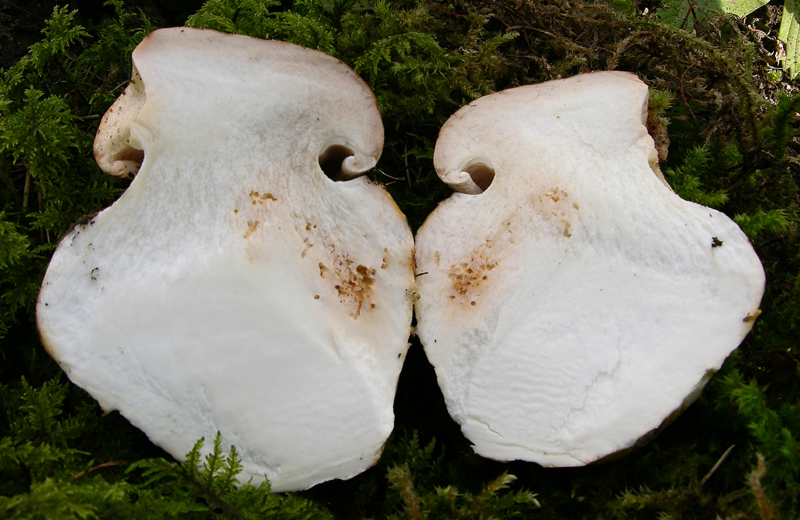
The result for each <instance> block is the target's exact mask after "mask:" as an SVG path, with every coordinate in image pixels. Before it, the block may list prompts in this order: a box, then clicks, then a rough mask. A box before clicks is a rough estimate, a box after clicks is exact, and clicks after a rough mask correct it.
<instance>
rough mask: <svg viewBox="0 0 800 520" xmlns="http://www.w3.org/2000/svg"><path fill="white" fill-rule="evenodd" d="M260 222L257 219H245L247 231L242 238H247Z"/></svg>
mask: <svg viewBox="0 0 800 520" xmlns="http://www.w3.org/2000/svg"><path fill="white" fill-rule="evenodd" d="M259 224H260V222H259V221H258V220H248V221H247V231H245V232H244V234H243V235H242V238H247V237H249V236H250V235H252V234H253V233H254V232H255V230H256V229H257V228H258V225H259Z"/></svg>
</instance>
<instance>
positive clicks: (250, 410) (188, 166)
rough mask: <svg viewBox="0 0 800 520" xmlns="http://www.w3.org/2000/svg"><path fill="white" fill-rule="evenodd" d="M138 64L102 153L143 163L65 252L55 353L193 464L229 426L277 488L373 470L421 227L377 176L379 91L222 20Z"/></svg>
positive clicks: (316, 56) (123, 167)
mask: <svg viewBox="0 0 800 520" xmlns="http://www.w3.org/2000/svg"><path fill="white" fill-rule="evenodd" d="M133 64H134V71H133V80H132V82H131V85H130V86H129V87H128V89H127V90H126V92H125V93H124V94H123V95H122V96H121V97H120V98H119V100H118V101H117V102H116V103H115V104H114V105H113V107H112V108H111V109H110V110H109V111H108V113H107V114H106V115H105V117H104V119H103V121H102V123H101V127H100V129H99V131H98V134H97V135H98V136H97V142H96V145H95V152H96V155H97V159H98V163H99V164H100V165H101V166H102V167H103V168H104V169H105V170H107V171H108V172H109V173H113V174H116V175H128V174H131V173H134V172H136V170H137V169H138V173H137V174H136V177H135V178H134V180H133V181H132V183H131V185H130V187H129V188H128V189H127V191H126V192H125V193H124V194H123V195H122V197H121V198H120V199H119V200H118V201H117V202H115V203H114V204H113V205H112V206H111V207H109V208H108V209H106V210H104V211H102V212H100V213H99V214H98V215H96V216H95V217H93V218H91V219H90V220H88V222H84V223H83V224H80V225H77V226H75V228H74V229H72V230H71V231H70V232H69V233H67V235H66V236H65V237H64V238H63V239H62V241H61V243H60V244H59V246H58V249H57V250H56V252H55V254H54V255H53V259H52V261H51V263H50V266H49V268H48V271H47V274H46V276H45V279H44V282H43V286H42V289H41V292H40V295H39V300H38V305H37V320H38V327H39V331H40V334H41V337H42V341H43V343H44V345H45V347H46V348H47V349H48V351H49V353H50V354H51V355H52V357H53V358H55V359H56V360H57V361H58V363H59V364H60V365H61V367H62V368H63V369H64V371H65V372H66V373H67V374H68V375H69V377H70V379H72V381H74V382H75V383H76V384H77V385H79V386H81V387H82V388H84V389H86V390H87V391H88V392H89V393H90V394H91V395H92V396H93V397H94V398H95V399H97V400H98V401H99V402H100V404H101V405H102V407H103V408H104V409H105V410H119V411H120V412H121V413H122V415H124V416H125V417H126V418H127V419H128V420H130V421H131V423H133V424H134V425H135V426H137V427H139V428H140V429H141V430H143V431H144V432H145V433H146V434H147V435H148V436H149V437H150V439H151V440H152V441H153V442H155V443H156V444H158V445H159V446H161V447H163V448H164V449H166V450H167V451H168V452H170V453H171V454H173V455H174V456H176V457H182V456H183V455H184V454H186V453H187V452H189V451H190V450H191V449H192V446H193V445H194V443H195V442H196V441H197V440H198V439H199V438H201V437H205V438H206V439H209V438H213V437H214V435H215V433H216V432H217V431H219V432H221V434H222V438H223V441H224V442H225V443H226V444H232V445H235V446H236V448H237V451H238V454H239V455H240V456H241V458H242V465H243V468H244V471H243V473H242V474H241V475H240V477H239V478H240V479H241V480H242V481H247V480H249V479H251V478H253V479H254V482H258V481H259V480H263V478H264V477H265V476H266V477H267V478H268V479H269V480H270V482H271V484H272V490H273V491H286V490H300V489H305V488H308V487H311V486H313V485H315V484H317V483H319V482H323V481H326V480H330V479H334V478H342V479H343V478H349V477H352V476H353V475H356V474H358V473H359V472H361V471H363V470H364V469H366V468H368V467H369V466H371V465H372V464H373V463H374V462H375V461H376V460H377V458H378V457H379V454H380V451H381V449H382V446H383V444H384V442H385V440H386V439H387V437H388V435H389V433H390V432H391V430H392V427H393V421H394V416H393V411H392V404H393V399H394V393H395V388H396V385H397V379H398V376H399V373H400V369H401V367H402V364H403V360H404V358H405V353H406V350H407V347H408V337H409V332H410V326H411V316H412V306H413V303H412V296H413V295H414V290H415V282H414V273H413V237H412V235H411V231H410V229H409V227H408V224H407V222H406V220H405V217H404V216H403V215H402V213H401V212H400V211H399V209H398V208H397V206H396V205H395V204H394V202H393V201H392V199H391V198H390V197H389V195H388V194H387V193H386V192H385V190H384V189H382V188H381V187H380V186H378V185H377V184H375V183H373V182H371V181H370V180H368V178H367V177H364V176H361V175H362V174H363V173H366V172H367V171H368V170H369V169H371V168H372V167H373V166H374V165H375V164H376V162H377V160H378V157H379V156H380V153H381V149H382V145H383V126H382V123H381V119H380V113H379V111H378V109H377V106H376V102H375V98H374V96H373V94H372V92H371V91H370V89H369V87H368V86H367V85H366V84H365V83H364V82H363V81H362V80H361V79H360V78H359V77H358V76H357V75H356V74H355V73H354V72H353V71H352V70H351V69H350V68H348V67H347V66H346V65H345V64H343V63H341V62H339V61H338V60H336V59H334V58H332V57H330V56H327V55H325V54H323V53H320V52H317V51H312V50H309V49H305V48H302V47H299V46H296V45H291V44H288V43H283V42H276V41H263V40H256V39H252V38H248V37H242V36H231V35H224V34H220V33H216V32H212V31H204V30H193V29H185V28H173V29H163V30H158V31H156V32H154V33H152V34H150V35H149V36H148V37H147V38H145V40H144V41H143V42H142V43H141V44H140V45H139V46H138V47H137V48H136V50H135V51H134V52H133ZM142 157H143V162H142V163H141V168H140V169H139V168H138V160H141V158H142ZM337 181H342V182H337ZM209 449H210V447H209Z"/></svg>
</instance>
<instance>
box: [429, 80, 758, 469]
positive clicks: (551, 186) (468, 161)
mask: <svg viewBox="0 0 800 520" xmlns="http://www.w3.org/2000/svg"><path fill="white" fill-rule="evenodd" d="M646 108H647V87H646V85H645V84H644V83H642V82H641V81H639V80H638V79H637V78H636V77H635V76H634V75H632V74H629V73H620V72H607V73H595V74H586V75H580V76H577V77H574V78H570V79H565V80H558V81H552V82H548V83H544V84H540V85H535V86H525V87H519V88H515V89H511V90H507V91H504V92H500V93H497V94H492V95H489V96H486V97H483V98H481V99H479V100H477V101H475V102H473V103H470V104H469V105H468V106H466V107H463V108H462V109H461V110H459V111H458V112H456V114H454V115H453V116H452V117H451V119H450V120H449V121H448V122H447V124H446V125H445V126H444V127H443V128H442V130H441V133H440V135H439V140H438V142H437V144H436V151H435V156H434V163H435V167H436V170H437V172H438V173H439V176H440V177H441V178H442V180H444V181H445V182H446V183H448V184H450V185H451V187H453V188H454V189H455V190H456V193H454V194H453V195H452V196H451V197H450V198H449V199H447V200H445V201H444V202H443V203H442V204H441V205H440V206H439V207H438V208H437V209H436V210H435V211H434V212H433V213H432V214H431V215H430V217H429V218H428V219H427V220H426V222H425V224H424V225H423V226H422V227H421V228H420V230H419V232H418V234H417V237H416V246H417V251H416V259H417V266H418V267H417V272H418V273H419V275H418V278H417V284H418V286H419V296H420V298H419V301H418V302H417V304H416V311H417V320H418V326H417V329H416V332H417V334H418V336H419V337H420V339H421V341H422V343H423V345H424V347H425V352H426V354H427V356H428V358H429V360H430V361H431V363H432V364H433V366H434V368H435V370H436V374H437V378H438V381H439V384H440V386H441V388H442V391H443V393H444V397H445V400H446V403H447V406H448V409H449V412H450V414H451V415H452V416H453V418H454V419H455V420H456V421H457V422H458V423H459V424H460V425H461V427H462V431H463V432H464V434H465V435H466V436H467V437H468V438H469V439H470V441H471V442H472V443H473V444H474V449H475V451H476V452H477V453H478V454H480V455H483V456H486V457H489V458H493V459H498V460H514V459H519V460H527V461H533V462H537V463H540V464H542V465H546V466H576V465H583V464H587V463H589V462H592V461H595V460H597V459H600V458H603V457H605V456H607V455H609V454H613V453H615V452H619V451H621V450H624V449H627V448H630V447H631V446H634V445H635V443H636V442H637V440H639V439H640V438H642V437H643V436H645V435H646V434H648V432H651V431H653V430H656V429H657V428H659V426H660V425H661V424H662V422H664V421H665V419H666V418H668V417H670V416H671V415H673V412H675V411H678V410H680V409H682V408H683V407H685V406H687V405H688V403H689V402H690V401H691V400H692V399H694V398H695V397H696V396H697V395H699V392H700V390H701V389H702V387H703V386H704V385H705V383H706V382H707V380H708V378H709V377H710V375H711V374H712V373H713V372H714V371H716V370H717V369H718V368H719V367H720V366H721V364H722V362H723V361H724V360H725V358H726V357H727V356H728V355H729V354H730V352H731V351H732V350H734V349H735V348H736V347H737V346H738V345H739V343H740V342H741V341H742V340H743V338H744V337H745V335H746V334H747V333H748V331H749V330H750V328H751V327H752V322H753V318H754V316H756V315H757V313H758V306H759V302H760V299H761V295H762V293H763V288H764V272H763V269H762V266H761V264H760V262H759V260H758V257H757V256H756V254H755V252H754V251H753V248H752V246H751V245H750V243H749V241H748V239H747V237H746V236H745V235H744V234H743V233H742V231H741V230H740V229H739V228H738V227H737V226H736V224H735V223H734V222H732V221H731V220H730V219H729V218H728V217H726V216H725V215H724V214H722V213H720V212H718V211H715V210H712V209H709V208H705V207H703V206H700V205H697V204H694V203H691V202H687V201H685V200H683V199H681V198H679V197H678V196H677V195H676V194H675V193H673V192H672V191H671V190H670V189H669V187H668V186H666V185H665V182H663V181H662V180H660V179H659V176H658V175H657V174H656V173H657V172H655V171H654V166H653V165H654V164H657V161H655V160H654V157H655V154H656V151H655V149H654V147H653V140H652V139H651V138H650V136H649V135H648V134H647V131H646V129H645V126H644V121H645V118H646ZM476 171H477V172H478V173H480V175H479V176H478V177H479V178H477V179H474V180H473V178H475V177H476V175H475V172H476ZM492 172H493V175H494V178H493V181H491V183H490V185H489V186H488V188H486V189H485V190H484V187H485V185H487V184H488V183H487V180H486V179H489V180H491V177H492ZM481 179H482V180H481ZM480 184H484V187H481V186H480Z"/></svg>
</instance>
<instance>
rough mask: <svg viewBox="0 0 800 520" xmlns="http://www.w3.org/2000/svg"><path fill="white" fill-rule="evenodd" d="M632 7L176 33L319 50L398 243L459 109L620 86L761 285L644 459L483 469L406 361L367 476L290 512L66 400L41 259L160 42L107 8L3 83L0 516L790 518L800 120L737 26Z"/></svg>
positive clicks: (315, 12) (431, 195) (322, 491)
mask: <svg viewBox="0 0 800 520" xmlns="http://www.w3.org/2000/svg"><path fill="white" fill-rule="evenodd" d="M641 5H642V3H641V2H639V3H632V2H615V3H611V4H607V3H591V2H582V1H567V0H530V1H526V2H516V1H509V0H500V1H492V2H489V1H485V2H484V1H477V0H476V1H467V0H453V1H449V2H444V3H441V2H416V1H410V0H406V1H398V2H377V1H371V0H363V1H356V0H345V1H337V0H305V1H297V2H277V1H261V0H210V1H209V2H207V3H206V4H205V6H204V7H203V8H202V9H201V10H200V11H199V12H198V13H197V14H195V15H194V16H192V17H190V18H189V20H188V24H189V25H192V26H197V27H210V28H214V29H217V30H222V31H226V32H233V33H241V34H249V35H251V36H255V37H270V38H278V39H283V40H286V41H291V42H295V43H299V44H302V45H305V46H308V47H312V48H317V49H320V50H323V51H324V52H328V53H329V54H332V55H334V56H336V57H337V58H339V59H341V60H343V61H345V62H346V63H348V64H350V65H351V66H352V67H353V68H354V69H355V70H356V71H357V72H358V73H359V74H361V75H362V77H363V78H364V79H365V80H366V81H367V82H368V83H369V85H370V87H371V88H372V89H373V90H374V92H375V94H376V97H377V99H378V101H379V105H380V108H381V111H382V114H383V118H384V124H385V126H386V147H385V149H384V153H383V157H382V159H381V161H380V163H379V165H378V167H377V169H376V170H375V172H374V174H373V176H374V178H375V180H377V181H378V182H381V183H383V184H385V185H386V186H387V188H388V189H389V191H390V192H391V194H392V196H393V197H394V198H395V200H396V201H397V203H398V204H399V205H400V207H401V208H402V210H403V211H404V212H405V213H406V215H407V216H408V218H409V221H410V223H411V225H412V227H413V228H414V229H416V228H417V227H418V226H419V225H420V224H421V223H422V222H423V220H424V218H425V217H426V216H427V215H428V214H429V213H430V212H431V211H432V209H433V208H435V206H436V204H437V203H438V202H440V201H441V200H443V199H444V198H445V197H446V196H447V195H448V192H447V189H446V188H445V187H444V185H443V184H442V183H441V182H440V181H439V180H438V177H437V176H436V173H435V171H434V169H433V165H432V157H433V147H434V143H435V140H436V136H437V133H438V131H439V128H440V127H441V125H442V124H443V123H444V121H445V120H446V119H447V118H448V117H449V116H450V114H452V113H453V112H454V111H455V110H457V109H458V108H459V107H460V106H462V105H463V104H465V103H468V102H469V101H471V100H473V99H475V98H477V97H479V96H481V95H484V94H487V93H490V92H493V91H497V90H500V89H504V88H508V87H513V86H516V85H521V84H527V83H535V82H541V81H545V80H549V79H554V78H558V77H564V76H569V75H574V74H578V73H581V72H585V71H593V70H608V69H616V70H628V71H633V72H635V73H637V74H638V75H639V76H640V77H642V78H643V79H644V80H645V81H646V82H647V83H648V84H649V85H650V86H651V88H652V89H653V90H652V91H651V92H652V93H651V110H652V111H653V114H654V117H655V119H656V120H657V121H658V122H660V123H661V124H664V125H667V130H668V134H669V137H670V139H671V142H672V144H671V146H670V154H669V162H667V163H666V164H664V165H662V166H663V170H664V171H665V173H666V177H667V179H668V180H669V181H670V182H671V183H672V185H673V187H674V188H675V190H676V191H677V192H678V193H679V194H681V195H682V196H683V197H685V198H687V199H689V200H694V201H697V202H700V203H703V204H706V205H710V206H714V207H716V208H718V209H719V210H721V211H723V212H725V213H727V214H728V215H730V216H732V217H734V218H735V220H736V221H737V222H738V223H739V225H740V226H741V227H742V228H743V230H744V231H745V232H746V233H747V235H748V236H749V237H750V239H751V240H752V241H753V244H754V246H755V248H756V250H757V252H758V254H759V256H760V257H761V259H762V261H763V263H764V266H765V269H766V272H767V287H766V293H765V296H764V300H763V302H762V306H761V310H762V311H763V312H762V315H761V316H760V317H759V318H758V320H757V321H756V323H755V327H754V329H753V331H752V333H751V334H750V335H749V336H748V337H747V338H746V340H745V342H744V343H743V345H742V346H741V347H740V349H739V350H738V351H737V352H736V353H735V354H734V355H733V356H732V357H731V359H729V360H728V361H727V362H726V365H725V366H724V367H723V370H722V373H721V374H719V375H717V376H716V377H714V378H713V379H712V380H711V382H710V384H709V386H708V388H707V390H706V392H705V394H704V395H703V396H702V397H701V398H700V400H698V402H697V403H695V404H694V405H693V406H692V407H691V408H690V409H689V410H688V411H687V412H686V413H685V414H684V415H683V416H682V417H680V418H679V419H678V420H677V421H676V422H675V423H674V424H673V425H671V426H670V427H668V428H667V429H666V431H664V432H663V433H662V434H661V435H660V436H659V437H658V438H657V439H656V440H655V441H653V442H652V443H650V444H649V445H647V446H645V447H643V448H641V449H640V450H638V451H636V452H634V453H632V454H630V455H628V456H626V457H625V458H623V459H621V460H618V461H613V462H608V463H606V464H603V465H596V466H590V467H586V468H572V469H548V468H541V467H538V466H536V465H533V464H523V463H507V464H501V463H496V462H492V461H487V460H484V459H481V458H479V457H476V456H475V455H473V454H472V453H471V450H470V448H469V446H468V444H467V442H466V441H465V440H464V439H463V437H462V436H461V435H460V432H459V431H458V428H457V426H456V425H455V424H454V423H453V422H452V421H451V420H450V418H449V417H448V416H447V413H446V409H445V407H444V403H443V400H442V397H441V395H440V394H439V393H438V390H437V389H436V382H435V376H434V375H433V372H432V369H431V367H430V365H428V364H427V362H426V361H425V359H424V356H423V355H422V353H421V347H420V346H419V344H418V342H416V340H414V341H415V342H414V344H413V346H412V350H411V352H410V353H409V356H408V359H407V363H406V367H405V368H404V373H403V375H402V376H401V381H400V390H399V392H398V397H397V403H396V410H397V417H398V428H397V431H396V432H395V434H394V435H393V436H392V438H391V439H390V441H389V443H388V444H387V446H386V449H385V451H384V455H383V457H382V459H381V462H380V463H379V465H378V466H376V467H375V468H373V469H371V470H369V471H367V472H365V473H364V474H362V475H360V476H358V477H356V478H354V479H352V480H351V481H348V482H331V483H326V484H322V485H320V486H317V487H316V488H315V489H313V490H311V491H309V492H305V493H301V494H295V495H269V494H268V493H267V488H266V487H265V486H243V487H240V488H236V487H235V486H233V485H232V478H233V475H235V473H236V471H237V468H238V459H237V456H236V453H235V450H233V449H232V448H231V449H228V450H223V447H222V446H220V444H219V442H218V441H217V442H216V443H215V446H214V449H213V450H212V454H211V455H210V456H209V457H210V458H206V459H204V460H201V458H200V456H199V445H198V446H197V447H196V449H195V450H193V451H192V453H190V454H189V455H188V461H187V462H186V463H183V464H179V463H176V462H172V461H169V460H168V457H166V455H165V454H163V453H162V452H161V451H160V450H158V448H156V447H154V446H152V445H151V444H150V443H149V441H148V440H147V439H146V438H145V437H144V435H143V434H141V433H140V432H139V431H138V430H136V429H134V428H133V427H131V426H130V425H129V424H128V423H127V421H125V420H124V419H123V418H121V417H120V416H119V415H118V414H113V413H112V414H108V415H104V414H102V412H101V411H100V410H99V409H98V408H97V406H96V404H95V403H94V402H93V401H92V400H91V399H90V398H89V397H88V396H87V395H86V394H85V393H84V392H82V391H80V390H79V389H77V388H76V387H74V386H72V385H70V384H68V383H67V382H66V380H65V378H64V377H63V375H60V374H61V372H60V370H59V369H58V367H57V366H56V365H55V363H53V362H52V361H51V360H50V359H49V358H48V357H47V355H46V353H45V352H44V350H43V349H42V347H41V345H40V344H39V341H38V338H37V334H36V330H35V326H34V316H33V308H34V304H35V299H36V294H37V291H38V287H39V284H40V282H41V277H42V275H43V273H44V270H45V268H46V265H47V262H48V260H49V255H50V254H51V252H52V250H53V249H54V247H55V245H56V243H57V242H58V240H59V237H60V236H61V235H62V234H63V233H64V232H65V231H66V230H67V229H69V227H70V226H71V225H72V224H73V223H74V222H75V221H77V220H78V219H79V218H80V217H81V216H82V215H86V214H89V213H92V212H94V211H97V210H99V209H101V208H103V207H105V206H107V205H109V204H110V203H111V202H112V201H113V200H114V199H115V198H116V197H118V196H119V194H120V193H121V192H122V191H123V190H124V189H125V187H126V182H125V181H119V180H114V179H109V178H107V176H105V175H102V174H101V172H100V171H99V169H98V168H97V167H96V165H95V164H94V161H93V160H92V154H91V144H92V139H93V135H94V132H95V130H96V127H97V124H98V122H99V118H100V117H101V116H102V114H103V113H104V111H105V110H106V108H107V107H108V106H109V105H110V104H111V103H112V102H113V100H114V99H115V98H116V97H117V96H118V95H119V94H120V93H121V91H122V89H123V88H124V86H125V84H126V82H127V78H128V76H129V74H130V58H129V56H130V52H131V50H132V49H133V48H134V47H135V45H136V44H137V43H138V42H139V41H140V40H141V39H142V38H143V37H144V35H145V34H146V33H147V32H149V31H150V30H152V29H153V27H152V26H151V24H150V22H149V21H148V20H147V19H146V18H145V17H144V16H143V15H142V14H141V13H140V12H139V13H134V12H133V11H128V10H126V9H125V7H124V6H123V4H122V2H120V1H114V2H111V3H109V8H110V9H109V10H110V11H113V13H114V14H113V16H111V17H110V18H108V19H106V20H103V21H100V22H98V23H88V22H82V21H81V19H80V13H75V12H71V11H69V10H67V9H57V10H56V11H55V12H54V13H53V17H52V20H51V21H50V22H49V23H48V25H47V28H46V30H45V32H44V34H43V38H42V41H41V42H39V43H37V44H36V45H34V46H33V47H32V48H31V51H30V54H29V55H28V56H26V57H25V58H23V59H22V60H20V62H19V63H17V64H16V65H14V66H13V67H11V68H10V69H9V70H7V71H4V72H3V73H2V77H0V113H1V114H2V116H1V117H0V181H2V185H3V187H4V188H3V190H2V191H0V349H1V350H0V354H1V355H2V357H1V358H0V359H2V363H0V403H2V408H3V410H4V411H5V413H4V414H2V416H0V516H2V517H4V518H53V517H60V518H113V517H117V518H273V517H274V518H324V517H327V516H330V515H334V516H336V517H338V518H362V517H372V518H390V517H391V518H489V517H493V518H506V517H512V516H514V515H517V516H519V517H530V516H532V517H537V518H653V517H660V518H715V517H719V518H737V517H739V518H745V517H746V518H780V517H784V518H796V517H797V516H798V514H800V504H798V499H797V497H798V496H800V491H799V490H798V482H800V473H799V472H800V460H798V442H800V424H799V423H798V419H797V418H798V417H800V413H799V412H800V410H799V409H798V407H800V402H798V385H799V384H800V360H798V358H797V355H796V353H795V352H794V351H793V349H796V344H797V338H798V333H799V331H798V327H799V326H800V325H798V324H800V283H799V282H800V280H798V276H800V249H798V235H797V232H798V221H797V219H798V190H797V179H798V178H800V171H798V164H799V163H798V160H797V157H798V150H799V149H800V143H798V141H797V139H798V122H797V120H796V117H797V111H798V107H800V97H798V96H794V97H793V96H792V95H790V91H791V90H792V89H793V87H794V86H793V85H786V84H781V83H776V82H774V81H771V80H770V79H769V78H771V77H773V76H774V75H772V76H771V75H770V60H771V58H770V55H769V53H768V52H767V51H766V50H765V49H764V48H763V45H762V42H763V40H762V38H761V37H760V36H759V35H758V34H756V33H755V32H754V31H752V30H751V29H750V28H749V27H748V25H747V23H746V21H743V20H739V19H735V18H732V17H724V16H711V17H710V18H708V19H706V20H701V21H698V22H696V23H694V27H693V30H692V31H691V32H690V31H687V30H682V29H680V27H676V26H674V25H669V24H663V23H660V22H659V21H657V18H658V17H657V16H656V17H653V16H652V12H651V11H652V8H651V11H648V14H647V15H645V14H644V12H643V9H641V7H640V6H641ZM656 14H658V13H656ZM784 91H785V92H784ZM476 225H477V224H476ZM416 389H422V390H420V392H417V391H416ZM423 390H424V394H423V393H421V392H422V391H423ZM409 432H410V433H409ZM434 437H435V438H437V439H438V441H434ZM731 446H734V448H733V449H731V450H730V451H729V448H730V447H731ZM725 453H727V456H725V457H724V458H722V456H723V454H725ZM512 474H513V475H515V476H516V480H513V479H512V477H510V475H512ZM532 493H535V494H536V495H535V496H534V495H532Z"/></svg>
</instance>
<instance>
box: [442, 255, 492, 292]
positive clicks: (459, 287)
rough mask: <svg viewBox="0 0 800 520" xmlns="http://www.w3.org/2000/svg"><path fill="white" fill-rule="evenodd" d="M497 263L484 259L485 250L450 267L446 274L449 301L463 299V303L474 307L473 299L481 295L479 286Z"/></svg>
mask: <svg viewBox="0 0 800 520" xmlns="http://www.w3.org/2000/svg"><path fill="white" fill-rule="evenodd" d="M496 266H497V263H496V262H494V261H490V260H488V259H487V258H486V249H483V248H481V249H479V250H477V251H475V252H473V254H472V255H471V256H470V259H469V261H468V262H461V263H459V264H455V265H451V266H450V269H449V271H448V272H447V277H448V278H449V279H450V284H451V289H452V293H451V294H450V299H451V300H454V299H455V298H456V297H459V298H460V299H461V298H463V301H464V303H466V302H469V303H470V305H472V306H474V305H476V302H475V297H476V296H478V295H480V293H481V287H480V286H481V284H482V283H483V282H485V281H487V280H488V279H489V272H490V271H491V270H492V269H494V268H495V267H496Z"/></svg>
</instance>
